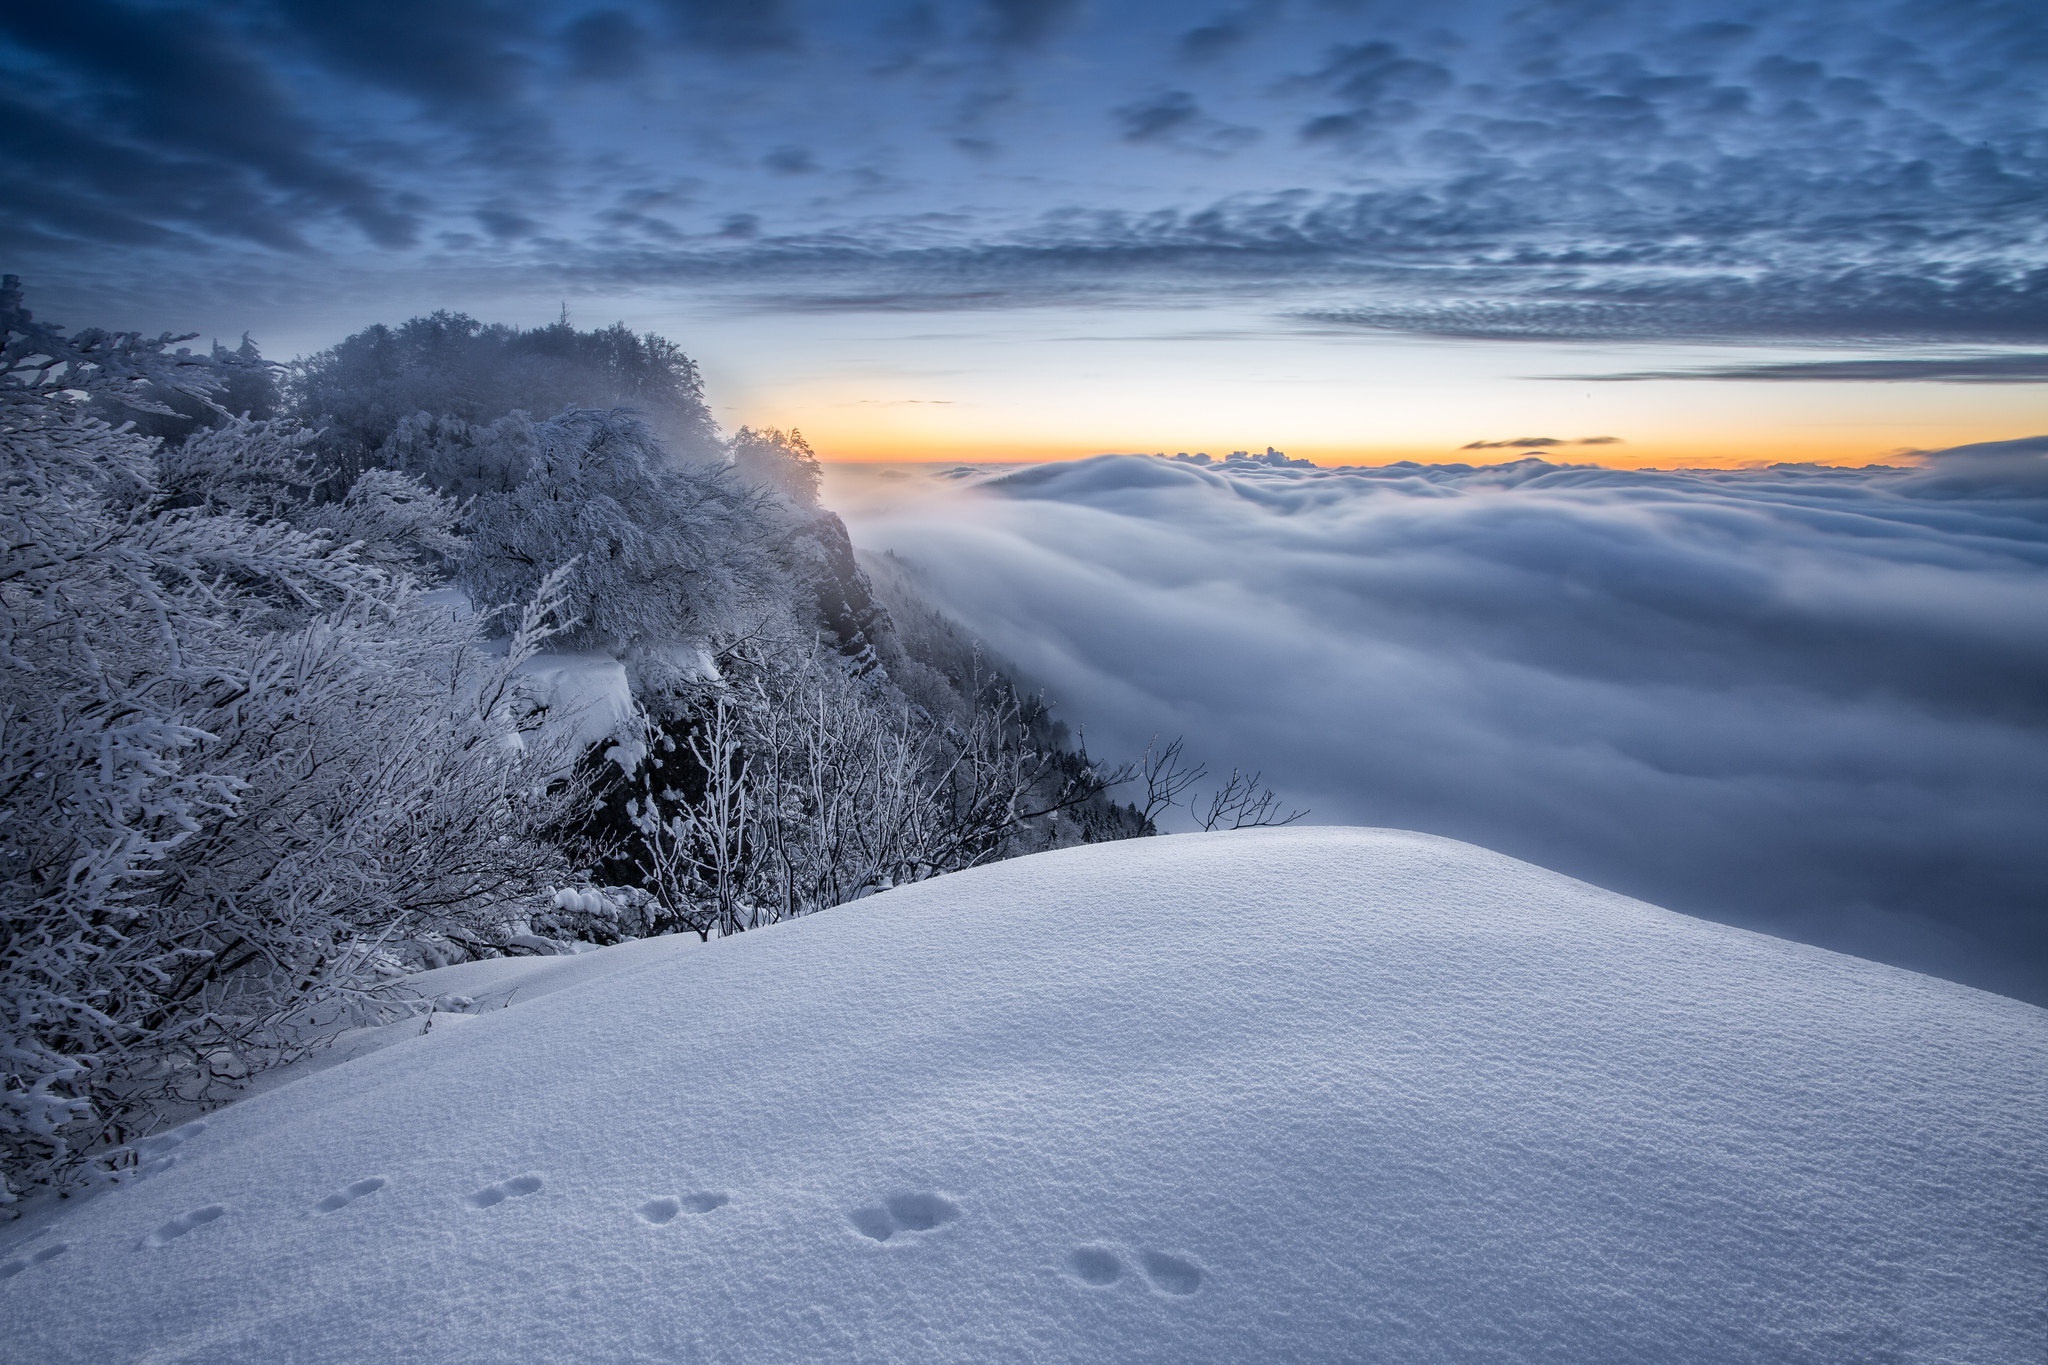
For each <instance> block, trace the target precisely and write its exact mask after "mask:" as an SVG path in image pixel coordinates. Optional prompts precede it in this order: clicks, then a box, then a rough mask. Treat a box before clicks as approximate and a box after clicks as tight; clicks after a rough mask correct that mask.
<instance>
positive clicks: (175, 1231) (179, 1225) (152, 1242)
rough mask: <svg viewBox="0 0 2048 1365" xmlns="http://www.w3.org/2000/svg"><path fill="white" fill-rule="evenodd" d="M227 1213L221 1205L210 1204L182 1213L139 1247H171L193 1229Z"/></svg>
mask: <svg viewBox="0 0 2048 1365" xmlns="http://www.w3.org/2000/svg"><path fill="white" fill-rule="evenodd" d="M226 1212H227V1210H226V1209H225V1208H222V1207H221V1206H220V1205H219V1204H208V1205H206V1206H205V1207H203V1208H197V1209H192V1210H190V1211H189V1212H186V1213H181V1214H179V1215H178V1216H177V1217H176V1218H173V1219H172V1220H171V1221H170V1222H168V1223H165V1224H164V1225H163V1226H162V1227H160V1228H158V1229H157V1230H156V1231H155V1232H152V1233H150V1234H149V1236H147V1237H145V1238H143V1239H142V1241H141V1242H140V1243H139V1245H141V1246H146V1247H161V1246H169V1245H170V1244H171V1243H172V1242H175V1241H177V1240H178V1239H179V1238H180V1237H183V1236H184V1235H185V1234H186V1233H188V1232H190V1231H192V1229H194V1228H196V1227H204V1226H205V1225H206V1224H208V1223H211V1222H212V1221H213V1220H214V1219H216V1218H218V1217H220V1216H221V1215H222V1214H224V1213H226Z"/></svg>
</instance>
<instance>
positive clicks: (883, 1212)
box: [847, 1190, 960, 1242]
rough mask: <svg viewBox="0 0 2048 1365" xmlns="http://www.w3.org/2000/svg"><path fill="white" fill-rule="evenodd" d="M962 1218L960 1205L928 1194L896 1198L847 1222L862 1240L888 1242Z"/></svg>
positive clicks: (860, 1210) (860, 1211)
mask: <svg viewBox="0 0 2048 1365" xmlns="http://www.w3.org/2000/svg"><path fill="white" fill-rule="evenodd" d="M959 1216H960V1206H959V1205H958V1204H956V1203H954V1202H953V1201H952V1200H950V1199H948V1198H946V1196H945V1195H943V1194H935V1193H933V1192H931V1191H929V1190H926V1191H922V1192H917V1193H908V1194H892V1195H890V1196H889V1197H888V1198H886V1199H884V1200H883V1201H882V1202H881V1203H879V1204H870V1205H868V1206H867V1207H865V1208H858V1209H855V1210H854V1211H853V1212H852V1213H850V1214H848V1215H847V1220H848V1221H849V1222H851V1223H852V1224H853V1227H854V1230H855V1231H856V1232H858V1233H860V1235H861V1236H863V1237H872V1238H873V1239H874V1240H876V1241H877V1242H886V1241H888V1240H889V1239H890V1238H891V1237H894V1236H895V1235H896V1234H897V1233H899V1232H930V1231H931V1230H932V1229H934V1228H937V1227H942V1226H944V1225H945V1224H947V1223H950V1222H952V1221H953V1220H954V1219H955V1218H958V1217H959Z"/></svg>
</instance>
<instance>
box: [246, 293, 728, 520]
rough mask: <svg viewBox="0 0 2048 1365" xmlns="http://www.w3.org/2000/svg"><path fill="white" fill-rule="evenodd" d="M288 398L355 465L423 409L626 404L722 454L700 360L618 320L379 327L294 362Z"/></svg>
mask: <svg viewBox="0 0 2048 1365" xmlns="http://www.w3.org/2000/svg"><path fill="white" fill-rule="evenodd" d="M286 403H287V405H288V408H289V410H290V411H291V412H292V413H293V414H294V415H295V416H297V417H298V418H299V419H300V420H301V421H303V422H305V423H306V424H307V425H308V426H314V427H318V428H320V429H321V431H322V437H321V442H322V450H323V453H325V454H326V455H327V456H328V457H329V459H330V460H331V461H332V462H333V463H334V464H335V465H336V467H337V469H339V470H340V471H341V472H342V473H343V475H344V476H352V475H353V474H354V472H355V471H356V470H358V469H360V468H362V467H365V466H367V465H368V464H369V463H371V462H372V461H373V459H374V456H375V452H376V451H377V450H378V449H379V448H380V447H382V446H383V445H384V443H385V442H386V441H388V440H390V439H391V438H392V436H393V435H394V434H395V433H396V432H397V431H398V428H399V425H400V424H401V423H402V422H405V421H406V420H408V419H410V418H414V417H416V416H417V415H418V414H420V413H430V414H433V415H434V416H435V417H437V418H442V419H454V420H456V421H460V422H464V423H469V424H472V425H477V426H488V425H489V424H490V423H492V422H494V421H496V420H497V419H498V418H500V417H503V416H505V415H507V414H508V413H511V412H513V411H515V410H518V411H524V412H531V413H542V414H552V413H556V412H560V411H561V410H562V409H564V408H615V407H625V408H631V409H632V410H633V411H635V412H636V413H638V414H639V416H640V418H641V420H642V421H643V422H645V423H647V424H648V425H649V426H650V427H651V428H652V429H653V430H654V431H655V432H656V434H657V437H658V438H659V439H660V440H661V442H662V444H663V445H664V446H665V447H666V448H667V449H668V450H669V451H670V453H671V454H672V455H674V456H675V457H676V458H678V459H683V460H711V459H715V458H717V457H718V455H719V444H718V439H717V428H716V424H715V423H714V422H713V421H712V419H711V412H710V409H709V408H708V407H707V406H706V405H705V402H704V385H703V381H702V379H701V378H700V377H699V375H698V373H697V367H696V364H695V363H694V362H692V361H691V360H690V358H689V357H688V356H686V355H684V354H683V352H682V348H681V347H679V346H677V345H676V344H675V343H674V342H672V341H669V340H668V339H666V338H664V337H660V336H656V335H654V334H653V333H648V334H646V335H644V336H641V335H635V334H634V333H632V332H631V331H628V330H627V329H626V327H625V326H624V325H623V324H616V323H615V324H613V325H612V326H610V327H607V328H602V329H599V330H595V331H578V330H577V329H576V328H574V327H572V326H570V325H569V323H568V322H567V320H566V319H564V320H563V321H560V322H557V323H554V324H552V325H550V326H546V327H536V328H530V329H521V328H517V327H507V326H503V325H486V324H484V323H481V322H478V321H477V320H476V319H474V318H471V317H467V316H465V315H463V314H460V313H445V312H442V313H434V314H432V315H431V316H428V317H422V318H413V319H412V320H410V321H409V322H405V323H402V324H400V325H399V326H396V327H387V326H383V325H379V326H375V327H370V328H367V329H365V330H364V331H361V332H358V333H356V334H355V335H354V336H351V337H349V338H347V339H346V340H344V341H342V342H340V343H339V344H337V345H335V346H333V347H331V348H329V349H328V350H325V351H322V352H320V353H319V354H318V355H315V356H312V357H311V358H309V359H307V360H304V361H301V362H299V363H298V364H297V365H295V366H294V367H293V368H292V371H291V373H290V375H289V377H288V382H287V385H286ZM415 472H417V471H415ZM430 482H431V480H430ZM436 486H437V487H442V489H443V491H444V492H446V491H452V490H449V489H447V488H446V487H445V486H443V485H439V484H436Z"/></svg>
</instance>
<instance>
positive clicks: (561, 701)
mask: <svg viewBox="0 0 2048 1365" xmlns="http://www.w3.org/2000/svg"><path fill="white" fill-rule="evenodd" d="M515 676H516V678H517V679H518V686H519V690H520V692H521V693H523V694H524V695H525V696H526V697H527V699H528V700H529V701H531V702H532V704H533V705H534V706H536V707H537V708H539V709H541V710H542V711H543V712H544V713H545V715H546V719H547V727H546V733H547V734H548V735H549V736H550V737H553V738H559V739H561V740H562V741H564V742H565V743H566V744H567V746H568V748H569V751H570V752H571V753H581V752H582V751H583V750H584V749H586V748H589V747H590V746H591V745H593V744H602V743H603V742H605V741H606V740H609V739H622V740H623V742H625V743H627V744H628V746H629V747H632V748H637V745H636V744H634V743H633V742H632V741H631V740H630V739H623V737H630V736H633V735H635V734H636V733H637V730H638V727H637V726H636V725H635V724H634V717H635V715H636V714H637V711H636V708H635V705H634V702H633V687H632V684H631V683H630V682H629V681H628V680H627V677H626V666H625V665H624V664H622V663H620V662H619V661H618V660H617V659H614V658H613V657H612V656H611V655H609V654H573V653H567V652H545V653H540V654H536V655H534V656H533V657H532V658H530V659H527V660H525V661H524V662H523V663H521V664H520V665H519V667H518V669H517V670H515ZM638 762H639V755H638V754H637V753H635V754H634V755H633V756H632V761H631V762H629V763H627V764H626V765H625V766H627V767H629V768H630V767H632V766H634V765H636V764H637V763H638Z"/></svg>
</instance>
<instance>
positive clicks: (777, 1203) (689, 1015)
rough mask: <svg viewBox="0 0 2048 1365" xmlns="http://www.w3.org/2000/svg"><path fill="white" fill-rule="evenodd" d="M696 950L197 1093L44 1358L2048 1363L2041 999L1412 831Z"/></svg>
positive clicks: (1185, 844) (958, 891)
mask: <svg viewBox="0 0 2048 1365" xmlns="http://www.w3.org/2000/svg"><path fill="white" fill-rule="evenodd" d="M683 942H685V943H686V944H687V946H686V947H678V946H676V945H675V944H674V943H669V944H666V945H664V944H662V943H661V942H660V941H655V943H653V944H649V943H644V942H643V943H637V944H630V945H627V946H625V947H624V948H619V949H606V950H603V951H600V952H595V953H589V954H583V955H579V956H576V957H571V958H558V959H547V960H543V961H540V962H528V963H524V964H521V966H520V967H519V968H518V969H517V970H518V971H520V972H530V973H536V974H539V975H537V976H535V977H532V978H530V980H529V984H531V985H532V986H534V987H535V989H534V990H533V991H531V992H522V993H520V996H519V998H518V1000H517V1003H515V1004H514V1006H513V1007H512V1008H506V1009H496V1010H492V1011H491V1012H487V1013H484V1014H481V1015H477V1016H475V1017H473V1018H469V1019H468V1020H467V1021H466V1022H465V1023H464V1024H463V1025H462V1026H461V1027H459V1028H446V1029H443V1028H434V1029H432V1030H430V1031H428V1032H426V1033H425V1034H423V1035H418V1036H412V1037H408V1038H406V1039H405V1040H404V1041H402V1042H398V1043H395V1044H393V1045H391V1046H389V1047H385V1048H383V1049H381V1050H379V1051H376V1052H374V1053H370V1054H368V1055H363V1056H358V1057H356V1058H354V1059H353V1060H351V1061H348V1062H346V1063H345V1064H343V1065H339V1066H335V1067H332V1068H330V1069H327V1070H324V1071H321V1072H318V1073H317V1074H310V1075H305V1076H303V1077H301V1078H299V1079H296V1080H294V1081H292V1082H290V1083H288V1084H285V1085H282V1086H280V1087H278V1088H276V1089H274V1090H271V1091H269V1092H267V1093H264V1094H260V1095H257V1096H255V1097H253V1098H251V1099H248V1100H246V1101H244V1102H242V1103H239V1104H237V1105H234V1106H232V1107H230V1108H228V1109H225V1110H222V1111H220V1112H217V1113H215V1114H212V1115H210V1116H208V1117H207V1118H206V1119H205V1120H204V1121H203V1126H201V1125H189V1126H188V1128H187V1129H184V1130H179V1131H178V1132H176V1133H172V1134H168V1135H166V1137H165V1139H164V1140H163V1141H165V1142H167V1143H169V1146H168V1147H166V1148H164V1150H163V1156H162V1157H161V1158H160V1159H161V1160H165V1161H166V1162H167V1164H165V1165H163V1166H162V1167H161V1168H160V1169H159V1170H158V1172H157V1173H156V1174H153V1175H151V1176H150V1177H149V1178H147V1179H144V1180H141V1181H138V1182H136V1183H134V1184H132V1185H129V1186H126V1187H123V1188H120V1189H117V1190H114V1191H112V1192H110V1193H108V1194H105V1195H103V1196H100V1197H98V1198H95V1199H92V1200H89V1201H87V1202H85V1203H83V1204H81V1205H79V1206H78V1207H76V1208H75V1209H72V1210H69V1211H67V1212H65V1213H63V1214H61V1215H60V1216H58V1217H57V1218H55V1219H53V1220H51V1221H48V1222H46V1223H44V1224H42V1225H41V1227H40V1229H39V1233H38V1235H36V1236H35V1237H34V1238H33V1239H32V1240H30V1241H29V1242H27V1243H25V1244H22V1245H20V1246H17V1247H14V1248H11V1249H10V1251H9V1252H7V1253H5V1255H4V1256H0V1260H4V1261H5V1265H4V1266H0V1269H7V1270H10V1271H11V1272H12V1273H11V1274H10V1275H9V1277H8V1278H5V1279H0V1342H5V1343H6V1346H5V1348H4V1352H0V1353H4V1355H5V1356H6V1358H7V1359H9V1360H22V1361H37V1362H49V1365H59V1363H60V1362H69V1361H77V1362H108V1361H151V1362H170V1361H206V1362H239V1361H247V1362H275V1361H283V1360H290V1361H293V1362H322V1361H376V1362H386V1361H432V1362H443V1361H478V1362H484V1361H493V1362H496V1361H521V1362H534V1361H586V1360H588V1361H642V1360H646V1361H653V1360H661V1361H670V1360H678V1359H704V1360H748V1361H763V1360H770V1361H772V1360H792V1361H809V1360H823V1359H870V1360H884V1359H886V1360H919V1361H922V1360H932V1361H938V1360H948V1361H966V1360H973V1361H984V1360H1020V1361H1022V1360H1029V1361H1047V1360H1052V1361H1058V1360H1077V1361H1078V1360H1089V1361H1099V1360H1162V1361H1166V1360H1172V1361H1186V1360H1251V1359H1276V1360H1277V1359H1285V1360H1388V1361H1434V1360H1460V1361H1468V1360H1498V1361H1516V1362H1522V1361H1557V1362H1572V1363H1573V1365H1579V1363H1582V1362H1597V1361H1617V1362H1621V1361H1627V1362H1638V1361H1659V1362H1670V1361H1717V1362H1718V1361H1727V1360H1743V1359H1750V1360H1754V1359H1768V1360H1773V1361H1803V1360H1811V1361H1841V1360H1873V1359H1904V1360H1930V1361H1951V1360H1953V1361H2017V1360H2039V1359H2041V1358H2042V1356H2043V1354H2044V1351H2048V1306H2044V1305H2048V1293H2044V1287H2048V1231H2044V1229H2048V1012H2044V1011H2043V1010H2041V1009H2039V1008H2036V1007H2034V1006H2030V1005H2026V1004H2022V1003H2019V1002H2017V1001H2013V1000H2009V999H2005V998H2001V997H1997V996H1992V995H1988V994H1984V993H1981V992H1978V991H1974V990H1971V989H1969V988H1967V987H1963V986H1958V985H1955V984H1952V983H1948V982H1943V981H1939V980H1935V979H1933V978H1929V977H1923V976H1917V975H1914V974H1912V973H1909V972H1905V971H1901V970H1899V969H1896V968H1891V967H1884V966H1879V965H1876V964H1873V963H1868V962H1864V961H1860V960H1857V959H1854V958H1847V957H1842V956H1838V955H1835V954H1832V953H1828V952H1826V951H1823V950H1820V949H1816V948H1809V947H1804V946H1800V945H1796V944H1791V943H1786V942H1782V941H1779V940H1775V939H1770V938H1766V937H1762V936H1759V935H1754V934H1749V933H1745V932H1743V931H1741V930H1736V929H1731V928H1727V927H1724V926H1719V925H1713V924H1708V923H1705V922H1702V921H1698V920H1693V919H1688V918H1685V917H1682V916H1679V915H1675V914H1671V913H1668V912H1666V911H1663V910H1659V909H1656V908H1654V907H1651V906H1648V905H1644V904H1642V903H1640V902H1636V901H1632V900H1628V899H1626V898H1623V897H1620V896H1617V895H1613V894H1611V893H1608V892H1604V891H1600V890H1598V889H1596V888H1593V887H1589V886H1587V885H1585V884H1583V883H1579V882H1575V881H1572V880H1570V879H1567V878H1564V877H1561V876H1558V875H1556V874H1553V873H1549V872H1545V871H1543V870H1541V869H1538V868H1534V867H1531V866H1529V865H1527V864H1524V863H1519V862H1516V861H1513V860H1511V859H1508V858H1505V857H1501V856H1499V855H1496V854H1492V853H1488V852H1485V851H1483V850H1480V849H1476V848H1473V847H1470V846H1467V845H1463V844H1458V843H1453V842H1450V841H1447V840H1442V839H1436V838H1430V837H1427V836H1422V835H1414V834H1403V833H1396V832H1390V831H1379V830H1354V829H1329V828H1323V829H1300V828H1293V829H1285V830H1260V831H1244V832H1238V833H1231V834H1218V835H1184V836H1175V837H1171V838H1162V839H1149V840H1135V841H1129V842H1125V843H1118V844H1110V845H1096V846H1090V847H1082V848H1074V849H1066V850H1062V851H1059V852H1055V853H1048V854H1041V855H1037V856H1035V857H1030V858H1024V859H1018V860H1015V861H1012V862H1007V863H1002V864H998V865H995V866H991V867H986V868H981V869H977V870H974V871H970V872H964V873H958V874H955V875H952V876H948V877H943V878H940V879H937V880H935V881H931V882H926V883H921V884H918V885H915V886H909V887H903V888H899V889H897V890H894V891H891V892H888V893H886V894H883V895H880V896H876V897H872V898H870V899H867V900H863V901H860V902H857V903H854V904H851V905H847V906H843V907H840V908H838V909H835V910H832V911H829V912H827V913H825V914H821V915H818V916H815V917H812V918H809V919H804V920H800V921H797V922H794V923H790V924H786V925H781V926H777V927H773V928H769V929H764V930H760V931H757V932H753V933H748V934H744V935H741V936H739V937H736V938H732V939H726V940H718V941H714V942H712V943H709V944H698V943H696V942H695V941H694V940H685V941H683ZM665 949H666V950H665ZM493 968H494V970H493V971H489V972H486V971H481V970H475V969H473V968H472V965H471V964H464V965H463V966H461V967H454V968H446V969H443V970H442V972H440V973H436V974H433V975H435V976H437V977H439V978H441V988H442V989H448V988H451V986H452V985H453V983H456V982H463V983H465V990H464V993H472V994H474V993H478V992H490V991H499V990H502V988H503V987H504V986H505V985H507V984H508V978H507V977H505V976H501V975H500V973H512V972H514V969H512V968H501V967H497V966H496V964H493ZM464 972H467V973H468V977H464V976H461V975H455V976H450V975H448V974H450V973H457V974H460V973H464ZM470 977H473V978H476V979H475V980H470V979H469V978H470ZM170 1158H175V1160H174V1161H171V1160H169V1159H170ZM59 1248H62V1249H61V1251H60V1250H58V1249H59ZM53 1253H54V1254H53Z"/></svg>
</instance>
